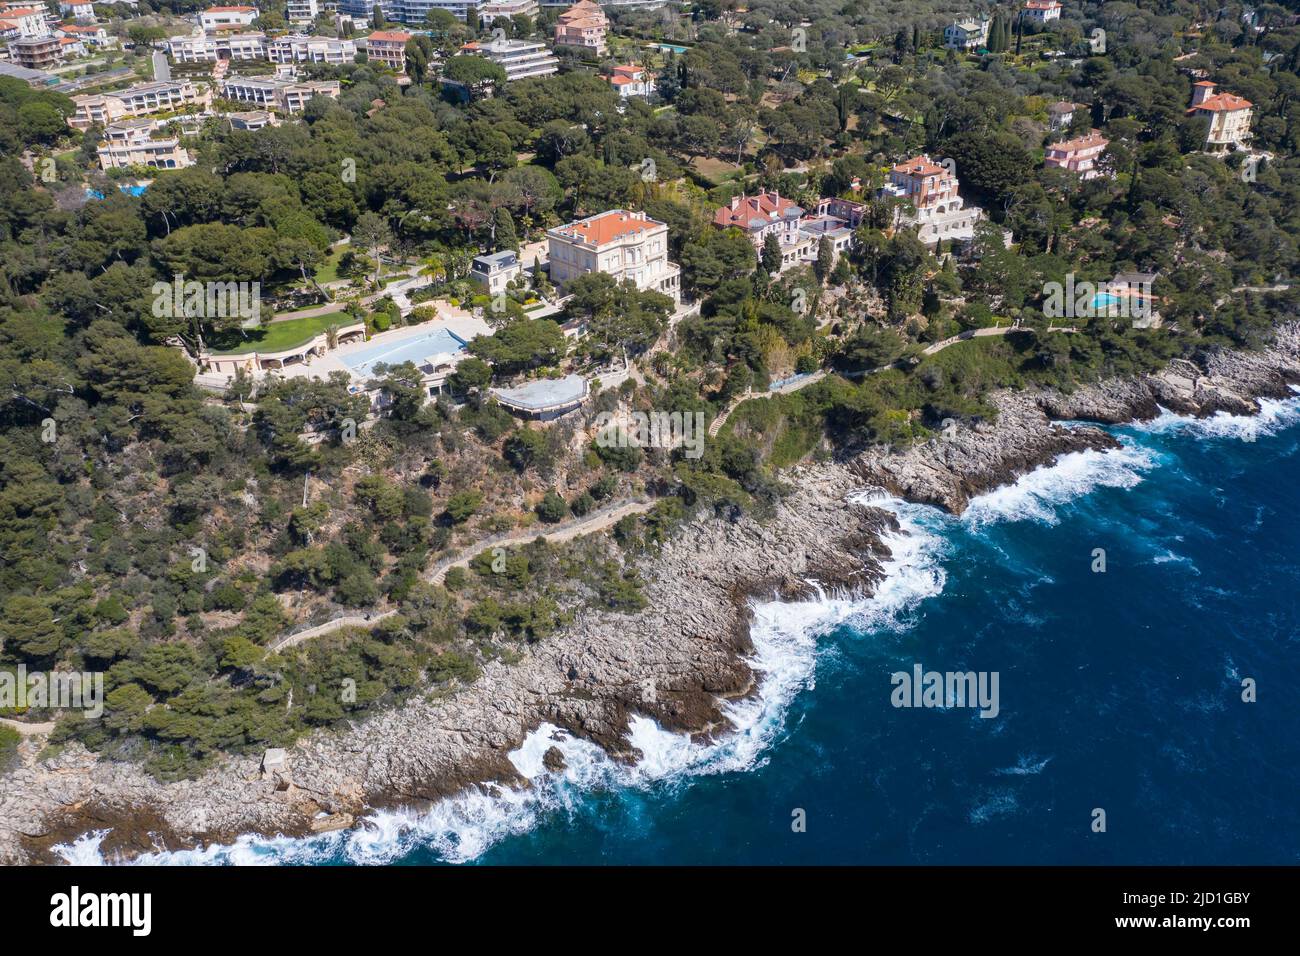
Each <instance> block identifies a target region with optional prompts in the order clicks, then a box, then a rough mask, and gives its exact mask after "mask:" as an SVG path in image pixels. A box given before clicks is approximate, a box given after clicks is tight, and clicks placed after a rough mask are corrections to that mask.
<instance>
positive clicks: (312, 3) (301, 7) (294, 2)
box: [288, 0, 321, 24]
mask: <svg viewBox="0 0 1300 956" xmlns="http://www.w3.org/2000/svg"><path fill="white" fill-rule="evenodd" d="M320 11H321V6H320V3H319V2H318V0H289V9H288V14H289V22H290V23H293V24H303V23H314V22H315V20H316V18H317V17H318V16H320Z"/></svg>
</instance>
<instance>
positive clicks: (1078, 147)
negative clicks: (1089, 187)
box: [1043, 129, 1110, 179]
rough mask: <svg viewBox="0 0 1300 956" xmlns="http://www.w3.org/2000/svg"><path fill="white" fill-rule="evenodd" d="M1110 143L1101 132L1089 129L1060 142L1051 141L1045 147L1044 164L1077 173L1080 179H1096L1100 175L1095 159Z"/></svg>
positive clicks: (1099, 156)
mask: <svg viewBox="0 0 1300 956" xmlns="http://www.w3.org/2000/svg"><path fill="white" fill-rule="evenodd" d="M1109 145H1110V140H1108V139H1107V138H1106V137H1105V136H1102V135H1101V133H1099V132H1097V131H1096V130H1095V129H1094V130H1089V131H1088V133H1087V134H1086V135H1084V136H1077V137H1075V138H1074V139H1067V140H1066V141H1065V142H1062V143H1052V144H1051V145H1050V146H1048V147H1047V157H1046V158H1045V159H1044V160H1043V165H1044V166H1055V167H1056V168H1057V169H1066V170H1069V171H1070V172H1072V173H1078V175H1079V178H1080V179H1096V178H1097V177H1098V176H1100V175H1102V172H1101V170H1100V169H1098V168H1097V161H1098V160H1099V159H1101V154H1102V153H1104V152H1105V151H1106V147H1107V146H1109Z"/></svg>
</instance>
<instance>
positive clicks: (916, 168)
mask: <svg viewBox="0 0 1300 956" xmlns="http://www.w3.org/2000/svg"><path fill="white" fill-rule="evenodd" d="M945 171H946V170H944V168H943V167H942V166H939V165H937V164H936V163H934V162H932V161H931V160H930V157H929V156H913V157H912V158H911V159H909V160H907V162H905V163H899V164H898V165H897V166H895V167H894V172H896V173H906V174H907V175H909V176H938V175H940V174H942V173H944V172H945Z"/></svg>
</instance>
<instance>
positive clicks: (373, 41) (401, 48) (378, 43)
mask: <svg viewBox="0 0 1300 956" xmlns="http://www.w3.org/2000/svg"><path fill="white" fill-rule="evenodd" d="M410 39H411V34H409V33H406V32H404V31H402V30H376V31H375V32H374V33H372V34H370V36H368V37H366V57H367V58H368V59H370V60H372V61H374V62H375V63H379V64H381V65H383V66H386V67H388V68H389V69H390V70H393V71H394V72H395V73H405V72H406V44H407V41H409V40H410Z"/></svg>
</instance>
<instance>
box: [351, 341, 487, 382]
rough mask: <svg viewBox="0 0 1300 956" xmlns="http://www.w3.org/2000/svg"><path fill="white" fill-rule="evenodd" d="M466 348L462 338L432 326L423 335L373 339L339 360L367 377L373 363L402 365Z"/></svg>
mask: <svg viewBox="0 0 1300 956" xmlns="http://www.w3.org/2000/svg"><path fill="white" fill-rule="evenodd" d="M463 351H465V340H464V339H462V338H461V337H460V336H458V335H456V334H455V333H453V332H449V331H447V330H446V329H432V330H430V331H428V332H425V333H424V334H422V335H417V336H414V337H413V338H407V339H402V340H401V341H397V342H394V341H388V342H375V343H373V344H372V345H371V346H370V347H369V348H364V349H361V350H360V351H359V352H353V353H352V354H351V355H348V356H339V361H340V362H342V363H343V364H344V365H346V366H347V367H348V368H349V369H350V370H351V371H352V373H353V374H354V375H357V376H360V377H361V378H369V377H370V376H372V375H373V374H374V372H375V366H376V365H379V364H380V363H381V362H382V363H384V364H387V365H401V364H402V363H403V362H414V363H415V364H416V365H419V364H420V363H421V362H422V361H424V360H425V359H432V358H435V357H437V356H439V355H446V356H453V355H457V354H459V353H460V352H463Z"/></svg>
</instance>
